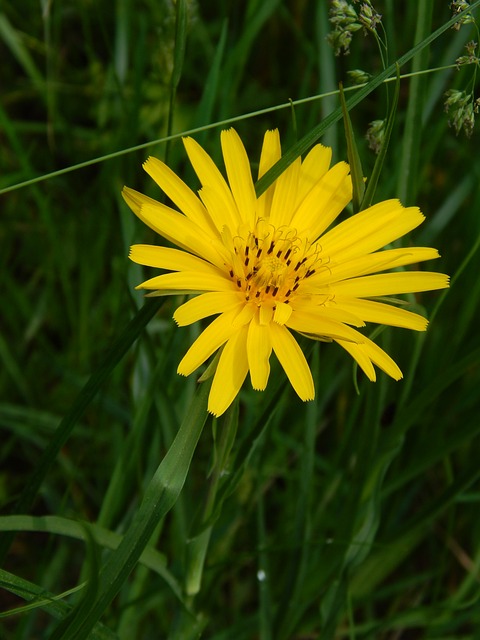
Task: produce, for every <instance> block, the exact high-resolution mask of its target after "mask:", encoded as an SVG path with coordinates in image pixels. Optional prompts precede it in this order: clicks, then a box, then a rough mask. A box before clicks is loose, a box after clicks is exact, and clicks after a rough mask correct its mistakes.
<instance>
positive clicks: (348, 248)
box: [320, 200, 425, 261]
mask: <svg viewBox="0 0 480 640" xmlns="http://www.w3.org/2000/svg"><path fill="white" fill-rule="evenodd" d="M424 219H425V216H424V215H423V214H422V213H421V211H420V209H419V208H418V207H406V208H405V207H403V206H402V205H401V203H400V202H399V201H398V200H385V201H384V202H379V203H378V204H375V205H373V207H369V208H368V209H366V210H365V211H361V212H360V213H357V214H356V215H354V216H352V217H351V218H348V219H347V220H344V221H343V222H341V223H340V224H338V225H337V226H336V227H334V228H333V229H331V230H330V231H328V232H327V233H326V234H325V235H324V236H323V237H322V238H321V239H320V245H321V247H322V251H324V252H325V254H326V255H330V256H335V261H344V260H351V259H352V258H356V257H357V256H361V255H363V254H365V253H372V252H373V251H376V250H377V249H381V248H382V247H384V246H385V245H387V244H389V243H390V242H392V241H393V240H396V239H397V238H401V237H402V236H403V235H405V234H406V233H408V232H409V231H412V229H415V228H416V227H418V225H420V224H421V223H422V222H423V221H424Z"/></svg>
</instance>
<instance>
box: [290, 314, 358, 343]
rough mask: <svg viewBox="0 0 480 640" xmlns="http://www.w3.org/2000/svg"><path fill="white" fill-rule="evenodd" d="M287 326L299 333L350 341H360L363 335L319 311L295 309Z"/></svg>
mask: <svg viewBox="0 0 480 640" xmlns="http://www.w3.org/2000/svg"><path fill="white" fill-rule="evenodd" d="M325 316H326V314H325ZM288 327H289V328H290V329H294V330H295V331H298V332H299V333H309V334H311V335H314V336H320V337H327V338H333V339H334V340H337V339H340V340H342V339H343V340H350V341H351V342H362V340H363V335H362V334H361V333H359V332H358V331H355V329H352V327H349V326H348V325H346V324H343V323H342V322H336V321H335V320H331V319H330V318H327V317H322V316H321V314H320V312H319V313H312V312H308V311H295V312H294V313H293V314H292V316H291V318H290V320H289V321H288Z"/></svg>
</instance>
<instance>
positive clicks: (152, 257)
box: [128, 244, 212, 273]
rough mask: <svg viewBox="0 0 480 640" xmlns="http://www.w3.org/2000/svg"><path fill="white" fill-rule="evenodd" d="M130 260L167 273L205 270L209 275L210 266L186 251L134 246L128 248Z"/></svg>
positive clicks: (152, 246) (153, 246)
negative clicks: (167, 271)
mask: <svg viewBox="0 0 480 640" xmlns="http://www.w3.org/2000/svg"><path fill="white" fill-rule="evenodd" d="M128 257H129V258H130V260H132V261H133V262H136V263H137V264H143V265H145V266H146V267H156V268H157V269H168V270H169V271H195V270H202V269H203V268H204V267H205V270H206V271H208V272H209V273H211V269H212V265H211V264H209V263H208V262H205V260H202V259H201V258H198V257H197V256H193V255H192V254H191V253H187V252H186V251H180V250H179V249H170V248H169V247H158V246H155V245H151V244H134V245H132V246H131V247H130V253H129V256H128Z"/></svg>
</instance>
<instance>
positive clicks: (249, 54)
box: [0, 0, 480, 640]
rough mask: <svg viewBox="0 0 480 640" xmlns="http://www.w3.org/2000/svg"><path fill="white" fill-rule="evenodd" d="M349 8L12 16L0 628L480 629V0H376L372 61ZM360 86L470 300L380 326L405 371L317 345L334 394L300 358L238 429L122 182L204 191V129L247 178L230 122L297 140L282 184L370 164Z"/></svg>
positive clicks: (56, 6) (454, 297) (0, 351)
mask: <svg viewBox="0 0 480 640" xmlns="http://www.w3.org/2000/svg"><path fill="white" fill-rule="evenodd" d="M333 4H334V3H329V2H302V1H299V0H292V1H291V2H285V1H282V0H249V1H248V2H245V3H240V2H238V3H223V2H203V3H197V2H193V1H190V2H187V1H183V0H177V2H176V4H175V3H173V2H170V1H167V0H161V1H160V2H154V1H153V0H143V2H142V3H134V2H131V1H129V0H117V2H116V3H108V2H105V1H104V0H99V1H98V2H95V3H88V2H78V3H51V2H42V3H34V2H32V1H31V0H25V1H24V2H23V3H9V4H8V5H7V3H4V4H2V5H0V56H1V59H2V65H1V69H0V83H1V89H2V90H1V96H2V99H1V103H0V132H1V148H2V153H1V155H0V163H1V173H0V192H1V227H0V238H1V246H2V251H1V254H0V264H1V268H0V279H1V291H2V294H3V295H2V298H3V299H2V305H1V307H2V311H1V318H0V326H1V333H0V362H1V367H0V389H1V396H0V429H1V450H0V453H1V461H2V464H1V467H0V500H1V505H2V515H1V516H0V553H1V559H2V564H1V567H2V568H1V569H0V603H1V605H0V638H1V640H33V639H39V640H43V639H47V638H48V639H50V638H51V639H53V640H80V639H81V638H87V637H89V638H98V639H103V638H105V639H110V638H112V639H113V638H118V639H120V640H130V639H139V640H148V639H150V638H151V639H155V640H156V639H157V638H168V639H169V640H175V639H180V640H183V639H184V638H185V639H193V638H199V637H204V638H209V639H211V640H230V639H232V640H243V639H245V640H247V639H253V638H258V639H259V640H289V639H298V640H307V639H310V638H312V639H313V638H321V639H322V640H328V639H337V638H338V639H342V638H345V639H348V640H353V639H356V640H360V639H362V640H364V639H365V640H366V639H372V640H373V639H375V640H377V639H379V640H384V639H385V640H387V639H388V640H397V639H400V638H405V639H407V638H408V639H410V638H411V639H413V638H428V639H434V638H435V639H441V640H467V639H468V640H470V639H472V638H477V637H480V636H479V635H478V634H479V633H480V632H479V629H480V609H479V606H478V600H479V594H480V590H479V578H480V516H479V513H480V509H479V502H480V490H479V486H480V485H479V479H480V464H479V457H478V447H479V444H480V420H479V418H478V415H479V408H480V402H479V392H478V390H479V388H480V369H479V363H480V338H479V331H478V326H477V321H478V311H479V299H480V278H479V277H478V273H479V270H480V258H479V255H478V246H479V242H480V215H479V212H480V191H479V189H478V179H479V175H480V156H479V154H478V153H477V146H476V145H477V136H478V134H477V133H476V131H475V129H474V128H473V119H474V116H475V106H476V105H475V100H476V98H477V95H480V93H479V94H476V93H475V90H476V71H477V68H478V61H477V59H476V56H475V50H474V48H472V46H471V45H469V46H470V49H468V50H466V49H465V46H466V45H468V43H470V42H472V41H477V40H478V31H477V24H476V22H475V20H476V21H477V22H478V21H479V20H480V11H479V6H480V0H477V1H476V2H471V3H470V4H471V5H472V12H471V13H469V12H468V7H467V8H466V9H465V7H464V6H463V5H464V4H465V5H466V4H467V3H453V5H454V6H453V7H450V6H449V4H448V3H447V2H434V1H433V0H420V1H419V2H418V3H400V2H393V0H384V1H383V2H380V1H378V2H374V8H375V9H376V10H377V11H378V12H379V13H380V14H381V15H382V18H381V23H379V24H372V25H371V26H372V29H370V30H368V29H365V28H361V29H359V30H357V31H355V32H353V33H352V41H351V43H350V45H349V49H350V51H349V53H348V55H347V54H346V53H345V51H344V48H343V49H342V50H341V51H340V52H339V55H335V52H334V47H333V46H332V45H333V44H335V42H336V43H337V44H339V42H340V43H342V42H343V43H345V40H341V39H340V40H339V38H345V37H346V35H345V32H340V31H338V30H337V32H336V34H335V33H334V25H333V24H332V17H333V15H332V13H329V11H331V9H332V6H333ZM366 4H368V3H366ZM337 6H339V3H337ZM352 6H353V7H354V8H355V9H356V11H357V12H360V10H361V5H360V4H358V3H357V4H354V5H352ZM362 6H365V4H364V5H362ZM344 8H345V7H344ZM457 8H458V9H459V10H464V13H463V14H462V16H461V18H462V21H463V23H462V24H461V25H458V26H459V27H460V28H458V29H455V28H452V26H453V25H452V24H451V23H449V21H450V22H451V21H452V15H453V14H452V10H456V9H457ZM367 26H368V25H367ZM342 33H343V35H342ZM335 35H336V39H335V37H334V36H335ZM329 40H330V42H329ZM461 57H463V59H461V60H460V64H458V65H457V64H456V61H457V60H458V59H459V58H461ZM396 63H398V66H397V68H396ZM358 69H360V70H362V71H364V72H366V74H368V75H366V76H365V77H364V78H363V84H362V85H359V86H358V87H355V86H354V84H353V81H352V77H351V74H349V73H348V72H349V71H353V70H358ZM397 75H398V78H397V79H396V77H397ZM386 80H388V82H385V81H386ZM340 82H341V83H343V85H344V87H345V89H344V91H345V100H346V105H347V109H348V112H349V121H350V123H351V128H352V130H353V135H354V137H355V144H354V147H355V148H356V149H357V150H358V157H359V159H360V161H361V165H362V172H363V174H364V175H365V176H367V186H368V184H369V180H371V179H372V172H373V171H376V170H377V169H378V168H379V166H380V164H381V171H380V174H379V175H378V181H377V183H376V190H375V193H374V194H373V193H372V197H374V202H377V201H381V200H384V199H388V198H397V197H398V198H400V199H401V200H402V202H403V204H405V205H419V206H420V207H421V209H422V211H423V212H424V214H425V216H426V221H425V223H424V224H423V225H422V227H420V228H419V229H418V230H416V231H415V232H413V233H412V234H411V238H409V239H407V240H405V239H404V240H403V242H410V241H411V242H412V243H413V244H414V245H417V246H434V247H437V248H438V249H439V250H440V253H441V256H442V257H441V259H440V260H439V261H437V262H436V263H435V264H434V265H433V266H432V269H435V270H438V271H441V272H444V273H449V274H450V275H451V277H452V282H451V287H450V289H449V290H448V291H446V292H440V293H435V292H434V293H426V294H419V295H416V296H413V295H411V296H409V302H410V308H412V309H413V310H416V311H420V312H421V313H425V314H426V315H427V316H428V317H429V319H430V321H431V323H430V326H429V329H428V330H427V332H426V333H425V334H424V333H421V334H414V333H413V332H409V331H406V330H404V329H395V328H385V329H384V330H382V331H380V332H378V333H376V334H375V335H376V338H375V339H376V340H377V341H378V343H379V344H380V345H381V346H383V347H385V348H386V349H387V351H388V352H389V353H390V354H391V355H392V356H393V357H394V359H395V360H396V361H397V362H398V363H399V365H400V367H401V369H402V370H403V372H404V379H403V380H402V381H401V382H394V381H392V380H390V379H389V378H387V376H385V375H384V374H381V373H380V374H379V375H378V381H377V382H376V383H375V384H372V383H370V382H369V381H368V380H366V378H365V377H364V376H363V375H362V374H361V373H360V372H358V371H357V370H356V368H354V367H353V366H352V362H351V360H350V359H349V358H348V357H347V356H346V355H345V354H344V353H343V352H342V350H341V349H339V348H338V347H337V346H336V345H334V344H330V343H315V344H313V343H312V342H311V341H310V342H309V341H307V340H305V341H304V342H302V343H301V344H302V346H303V347H304V349H305V353H306V354H307V355H308V360H309V363H310V365H311V368H312V371H313V373H314V379H315V383H316V388H317V398H316V400H315V401H314V402H311V403H305V404H304V403H302V402H301V401H300V400H299V399H298V398H297V397H296V396H295V394H294V392H293V390H292V389H290V388H289V386H288V385H287V384H286V380H285V375H284V373H283V371H282V370H281V368H280V367H279V366H278V363H273V367H272V374H271V379H270V383H269V386H268V388H267V390H266V391H265V392H263V393H258V392H254V391H252V390H251V388H250V384H249V383H248V381H247V383H246V384H245V385H244V387H243V390H242V392H241V394H240V398H239V402H238V403H237V404H236V405H235V407H234V409H233V410H232V411H230V412H228V413H227V414H225V416H223V417H221V418H220V419H218V420H217V419H213V418H212V416H207V414H206V410H205V407H206V394H207V392H208V385H209V382H208V381H207V382H205V383H203V384H201V385H198V384H197V377H196V376H195V375H193V376H190V377H189V378H183V377H180V376H178V375H177V374H176V368H177V365H178V362H179V361H180V359H181V358H182V356H183V354H184V353H185V351H186V349H187V347H188V345H189V344H190V343H191V342H192V340H193V338H194V337H196V336H197V335H198V333H199V331H200V328H199V327H198V326H196V325H193V326H192V327H189V328H181V329H180V328H178V327H176V325H175V324H174V322H173V321H172V313H173V311H174V309H175V308H176V306H178V303H179V298H178V297H177V298H176V299H175V298H174V299H172V298H154V299H148V300H147V301H145V299H144V298H143V294H141V293H140V292H138V291H135V289H134V287H135V285H137V284H138V283H140V282H142V281H143V280H144V279H145V278H144V274H143V271H142V269H141V267H139V266H138V265H136V264H133V263H131V262H129V261H128V259H127V255H128V247H129V246H130V245H131V244H132V243H134V242H142V243H143V242H150V243H155V242H157V240H158V238H156V237H155V235H154V234H153V232H151V231H149V230H148V229H146V227H144V226H143V225H141V224H140V223H139V222H138V221H137V220H136V219H135V218H134V216H133V215H132V213H131V212H130V210H129V209H128V208H127V207H126V205H125V204H124V202H123V200H122V199H121V195H120V192H121V188H122V186H123V185H124V184H128V185H129V186H131V187H133V188H136V189H138V190H140V191H143V192H145V193H148V194H149V195H151V196H152V197H155V198H161V194H160V193H159V191H158V189H156V188H154V187H152V184H151V181H150V180H149V179H148V177H147V176H146V174H144V172H143V171H142V170H141V163H142V162H143V160H144V159H145V158H146V157H147V156H148V155H150V154H153V155H156V156H158V157H160V158H162V159H164V160H166V161H168V164H169V165H170V166H171V167H172V168H173V169H174V170H175V171H176V172H177V173H178V174H179V175H180V176H181V177H182V178H183V179H184V180H185V181H186V182H187V183H188V184H190V186H191V187H192V188H194V189H196V188H198V183H197V179H196V177H195V175H194V173H193V171H192V170H191V168H190V167H189V166H188V163H187V162H186V156H185V153H184V150H183V146H182V144H181V142H180V137H181V136H182V134H184V133H186V132H192V131H193V132H194V133H193V134H192V135H193V136H194V137H195V139H197V140H198V141H199V142H200V143H201V144H202V145H204V146H205V148H206V149H207V150H208V152H209V153H210V154H211V155H212V157H214V158H215V159H216V160H218V161H219V160H220V144H219V131H220V129H221V128H225V127H227V126H230V125H231V124H234V126H235V128H236V129H237V130H238V131H239V133H240V134H241V136H242V139H243V140H244V141H245V144H246V147H247V149H248V150H249V153H250V157H251V158H253V159H256V158H258V154H259V150H260V140H261V139H262V136H263V133H264V131H265V130H266V129H267V128H279V129H280V131H281V136H282V146H283V151H284V157H283V158H282V160H281V161H280V163H279V164H278V166H276V167H274V168H273V169H272V170H271V172H269V175H267V176H265V178H264V179H262V180H263V182H262V181H260V182H259V183H258V184H257V191H258V192H261V191H262V190H263V189H264V188H265V187H266V186H267V184H268V182H271V181H272V180H273V179H274V178H275V176H276V175H278V173H279V172H280V171H282V170H283V169H285V167H286V165H287V164H288V163H289V162H291V161H292V160H293V159H294V157H295V156H298V154H300V153H304V152H305V151H306V150H307V149H308V148H309V147H310V146H311V145H312V144H313V143H314V142H316V141H318V140H320V141H321V142H322V143H324V144H327V145H331V146H332V147H333V153H334V159H335V160H336V161H338V160H342V159H346V158H347V141H346V134H345V127H344V123H343V122H342V110H341V107H340V98H339V92H338V87H339V83H340ZM452 90H453V91H457V92H458V93H449V94H448V95H447V96H446V92H449V91H450V92H451V91H452ZM396 91H397V94H398V105H397V108H396V111H394V110H393V108H392V105H394V102H395V92H396ZM461 92H463V93H461ZM470 96H471V98H470ZM447 97H449V99H450V102H449V103H448V104H447V106H449V111H448V113H446V112H445V107H444V105H445V100H446V99H447ZM466 97H468V100H466ZM389 114H390V125H391V128H390V130H389V133H390V140H389V144H388V147H387V146H384V148H383V150H384V151H385V154H384V156H381V159H382V162H381V163H380V164H377V165H376V169H374V168H375V162H376V158H377V156H376V154H375V152H374V151H373V150H371V149H370V148H369V145H368V141H367V138H366V134H367V130H368V129H369V126H370V123H372V122H373V121H382V120H385V119H386V118H388V117H389ZM378 130H380V136H381V135H382V131H383V132H384V131H385V129H382V127H381V126H378V125H377V133H378ZM372 135H373V133H372V130H371V129H370V134H369V138H370V140H371V139H372ZM347 139H348V136H347ZM350 141H351V139H350ZM381 142H382V138H381V137H380V138H379V137H378V136H377V138H375V139H374V143H376V144H377V146H378V145H380V146H381ZM254 169H256V167H254ZM374 175H375V174H374ZM375 180H376V179H375ZM24 183H26V184H24ZM350 213H351V210H350V209H349V210H348V211H347V214H346V215H349V214H350ZM369 331H370V329H369Z"/></svg>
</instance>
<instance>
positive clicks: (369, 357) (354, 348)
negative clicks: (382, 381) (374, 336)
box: [337, 337, 403, 382]
mask: <svg viewBox="0 0 480 640" xmlns="http://www.w3.org/2000/svg"><path fill="white" fill-rule="evenodd" d="M337 342H338V344H339V345H340V346H342V347H343V348H344V349H345V350H346V351H348V353H350V355H351V356H352V357H353V358H354V359H355V360H356V361H357V362H358V364H359V366H360V367H361V368H362V369H363V371H365V373H366V375H367V376H368V377H369V378H370V380H372V382H374V381H375V379H376V376H375V372H374V371H373V375H372V369H373V367H371V364H370V365H368V364H367V361H371V362H373V363H374V364H376V365H377V367H379V368H380V369H382V371H384V372H385V373H386V374H387V375H389V376H390V377H391V378H393V379H394V380H400V379H401V378H403V374H402V372H401V371H400V369H399V367H398V365H397V364H396V363H395V362H394V361H393V360H392V358H391V357H390V356H389V355H388V353H385V351H384V350H383V349H381V348H380V347H379V346H378V345H377V344H375V342H373V341H372V340H370V339H369V338H367V337H365V341H364V342H363V343H362V344H353V343H351V342H342V341H341V340H337Z"/></svg>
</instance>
